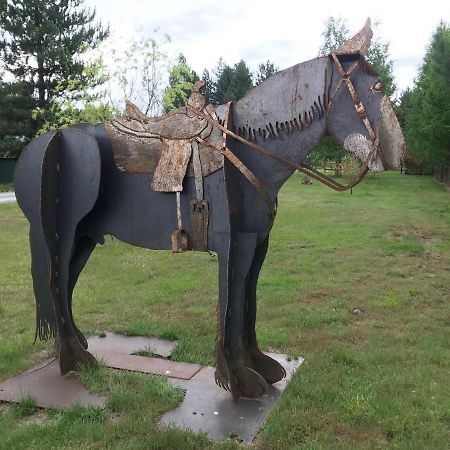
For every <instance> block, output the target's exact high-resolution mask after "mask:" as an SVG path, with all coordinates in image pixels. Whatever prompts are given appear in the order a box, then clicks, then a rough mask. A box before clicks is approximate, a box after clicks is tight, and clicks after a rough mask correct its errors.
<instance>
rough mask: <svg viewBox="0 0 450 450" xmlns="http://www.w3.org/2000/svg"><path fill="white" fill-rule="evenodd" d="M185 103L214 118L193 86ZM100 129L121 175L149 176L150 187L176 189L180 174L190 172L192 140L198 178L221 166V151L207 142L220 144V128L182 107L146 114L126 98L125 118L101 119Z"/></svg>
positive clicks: (191, 174) (170, 190)
mask: <svg viewBox="0 0 450 450" xmlns="http://www.w3.org/2000/svg"><path fill="white" fill-rule="evenodd" d="M195 87H196V86H194V88H195ZM188 104H190V105H192V106H194V107H195V108H198V109H200V110H202V111H203V112H204V113H205V114H208V115H209V116H210V117H211V118H213V119H215V120H217V116H216V113H215V111H214V107H213V106H212V105H207V106H205V101H204V97H203V95H202V94H201V93H200V92H198V90H194V92H192V94H191V96H190V98H189V101H188ZM105 129H106V132H107V134H108V136H109V138H110V140H111V146H112V151H113V155H114V159H115V162H116V165H117V168H118V169H119V170H121V171H123V172H127V173H147V174H154V176H153V180H152V189H153V190H155V191H159V192H177V191H181V190H182V182H183V179H184V177H185V176H188V177H194V176H195V173H194V172H195V171H194V168H193V163H192V158H191V153H192V145H193V142H194V141H195V145H197V144H198V149H199V157H200V165H201V176H202V177H206V176H208V175H210V174H211V173H213V172H215V171H216V170H219V169H221V168H222V167H223V155H222V153H221V152H220V151H218V150H217V149H216V148H214V147H212V146H211V145H208V143H211V144H213V145H216V146H221V145H222V144H223V136H222V132H221V131H220V130H218V129H216V128H214V127H213V126H212V125H211V124H209V122H208V121H207V120H206V119H204V118H202V117H198V116H196V115H195V114H192V113H191V111H190V110H189V109H188V107H186V106H185V107H182V108H179V109H177V110H175V111H173V112H170V113H169V114H166V115H164V116H162V117H148V116H147V115H145V114H144V113H142V112H141V111H140V110H139V108H138V107H137V106H135V105H134V104H133V103H131V102H128V101H127V102H126V117H124V118H120V119H115V120H113V121H111V122H108V123H106V124H105ZM197 138H200V139H199V140H198V141H197Z"/></svg>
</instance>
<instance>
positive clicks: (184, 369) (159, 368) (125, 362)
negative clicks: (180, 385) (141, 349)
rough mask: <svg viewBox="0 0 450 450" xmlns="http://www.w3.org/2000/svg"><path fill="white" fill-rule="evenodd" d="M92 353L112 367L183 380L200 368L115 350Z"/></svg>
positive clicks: (188, 378) (190, 376) (197, 365)
mask: <svg viewBox="0 0 450 450" xmlns="http://www.w3.org/2000/svg"><path fill="white" fill-rule="evenodd" d="M92 353H93V354H94V356H95V357H96V358H97V359H98V360H99V361H103V362H104V364H105V365H107V366H108V367H112V368H113V369H123V370H131V371H133V372H141V373H152V374H155V375H164V376H166V377H170V378H181V379H183V380H190V379H191V378H192V377H193V376H194V375H195V374H196V373H197V372H198V371H199V370H200V369H201V368H202V366H200V365H199V364H190V363H183V362H177V361H169V360H167V359H159V358H149V357H147V356H135V355H127V354H125V353H119V352H116V351H114V352H111V351H106V350H98V351H95V352H92Z"/></svg>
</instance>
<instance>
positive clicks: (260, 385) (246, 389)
mask: <svg viewBox="0 0 450 450" xmlns="http://www.w3.org/2000/svg"><path fill="white" fill-rule="evenodd" d="M232 372H233V373H232V374H230V389H231V393H232V394H233V398H234V399H235V400H238V399H239V398H240V397H247V398H257V397H261V395H264V394H265V393H266V392H267V388H268V385H267V383H266V380H264V378H263V377H262V376H261V375H260V374H259V373H257V372H255V371H254V370H253V369H250V368H248V367H245V366H241V367H237V368H235V369H233V371H232Z"/></svg>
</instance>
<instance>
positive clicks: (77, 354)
mask: <svg viewBox="0 0 450 450" xmlns="http://www.w3.org/2000/svg"><path fill="white" fill-rule="evenodd" d="M56 357H57V359H58V360H59V369H60V372H61V375H65V374H66V373H68V372H70V371H77V370H80V369H81V368H82V367H86V366H87V367H95V366H96V365H97V364H98V363H97V360H96V359H95V358H94V356H93V355H91V354H90V353H89V352H88V351H87V350H86V349H85V348H84V347H83V346H82V345H81V344H80V342H79V340H78V338H77V337H74V338H71V339H68V340H63V341H61V342H60V349H59V355H58V354H57V355H56Z"/></svg>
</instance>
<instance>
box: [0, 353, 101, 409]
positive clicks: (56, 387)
mask: <svg viewBox="0 0 450 450" xmlns="http://www.w3.org/2000/svg"><path fill="white" fill-rule="evenodd" d="M30 396H31V397H33V398H35V399H36V405H37V406H39V407H40V408H48V407H50V406H53V407H55V408H64V407H65V406H69V405H73V404H75V403H77V404H79V405H82V406H89V405H94V406H104V405H105V401H106V399H105V398H104V397H101V396H98V395H95V394H91V393H90V392H88V391H87V390H86V388H85V387H84V386H83V384H82V383H81V381H80V379H79V378H78V376H77V375H76V374H75V373H69V374H67V375H64V376H63V377H62V376H61V373H60V371H59V364H58V361H57V360H55V359H51V360H48V361H45V362H44V363H42V364H39V365H38V366H36V367H33V368H32V369H30V370H28V371H26V372H23V373H21V374H19V375H16V376H15V377H13V378H10V379H9V380H7V381H5V382H4V383H1V384H0V400H1V401H5V402H13V403H19V402H20V401H21V400H23V399H24V398H27V397H30Z"/></svg>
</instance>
